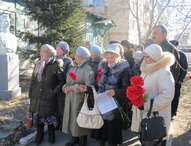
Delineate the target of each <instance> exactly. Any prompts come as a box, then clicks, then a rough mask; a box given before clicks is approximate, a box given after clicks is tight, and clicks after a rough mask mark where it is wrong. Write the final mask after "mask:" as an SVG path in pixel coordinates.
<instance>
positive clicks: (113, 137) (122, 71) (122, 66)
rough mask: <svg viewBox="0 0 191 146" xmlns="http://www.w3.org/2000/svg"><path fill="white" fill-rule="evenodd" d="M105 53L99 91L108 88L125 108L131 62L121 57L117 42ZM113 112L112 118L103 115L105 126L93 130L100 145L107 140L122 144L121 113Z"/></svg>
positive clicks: (100, 66) (93, 136)
mask: <svg viewBox="0 0 191 146" xmlns="http://www.w3.org/2000/svg"><path fill="white" fill-rule="evenodd" d="M103 55H104V58H105V59H104V60H103V61H101V62H100V64H99V67H98V68H101V69H102V70H103V72H102V73H101V79H100V80H99V82H98V92H99V93H103V92H106V91H107V90H108V92H107V95H111V96H113V97H114V98H115V99H116V100H117V101H118V103H119V105H120V106H121V107H122V108H123V107H124V106H125V103H126V101H127V98H126V95H125V92H126V88H127V86H129V85H130V69H129V63H128V62H127V61H126V60H125V59H121V56H120V48H119V47H118V46H117V45H116V44H110V45H108V46H107V50H106V51H105V52H104V54H103ZM106 114H107V113H106ZM111 114H112V116H110V117H113V118H112V119H107V118H105V116H104V115H103V119H104V125H103V127H102V128H101V129H99V130H93V131H92V138H95V139H97V140H99V141H100V146H105V142H106V141H108V144H110V145H113V146H116V145H117V144H122V126H121V122H122V119H121V114H120V112H119V110H118V109H115V110H113V111H111Z"/></svg>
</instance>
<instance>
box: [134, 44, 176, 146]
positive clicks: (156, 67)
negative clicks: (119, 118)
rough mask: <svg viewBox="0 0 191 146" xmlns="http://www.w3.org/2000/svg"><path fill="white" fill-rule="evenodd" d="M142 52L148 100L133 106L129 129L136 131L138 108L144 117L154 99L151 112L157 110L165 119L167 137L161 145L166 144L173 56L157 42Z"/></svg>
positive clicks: (172, 90)
mask: <svg viewBox="0 0 191 146" xmlns="http://www.w3.org/2000/svg"><path fill="white" fill-rule="evenodd" d="M143 52H144V61H143V63H142V64H141V71H142V73H141V77H143V79H144V85H143V88H144V89H145V90H146V91H145V94H148V95H149V97H148V101H147V102H145V103H144V106H142V107H141V108H137V107H135V106H133V118H132V125H131V130H132V131H135V132H138V129H139V125H140V121H141V116H140V110H142V112H143V117H142V118H145V117H146V115H147V113H148V111H149V107H150V100H151V99H154V103H153V108H152V112H155V111H158V112H159V115H160V116H162V117H163V118H164V120H165V125H166V134H167V137H165V138H164V139H163V141H162V142H161V145H162V146H163V145H166V139H167V138H168V135H169V129H170V122H171V101H172V99H173V97H174V79H173V76H172V74H171V72H170V66H171V65H172V64H173V63H174V61H175V60H174V56H173V54H171V53H168V52H163V51H162V49H161V47H160V46H159V45H157V44H152V45H150V46H148V47H147V48H146V49H145V50H143Z"/></svg>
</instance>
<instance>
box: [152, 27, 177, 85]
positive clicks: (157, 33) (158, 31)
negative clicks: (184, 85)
mask: <svg viewBox="0 0 191 146" xmlns="http://www.w3.org/2000/svg"><path fill="white" fill-rule="evenodd" d="M166 37H167V29H166V28H165V27H164V26H163V25H156V26H155V27H154V28H153V34H152V39H153V42H154V43H155V44H158V45H160V46H161V48H162V50H163V51H166V52H170V53H173V54H174V57H175V59H176V61H175V63H174V64H173V65H172V66H171V67H170V71H171V73H172V75H173V77H174V81H175V82H177V81H178V77H179V73H180V66H179V65H178V64H179V63H180V55H179V53H178V49H177V48H175V47H174V46H173V45H172V44H171V43H169V41H167V39H166Z"/></svg>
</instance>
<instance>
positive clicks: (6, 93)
mask: <svg viewBox="0 0 191 146" xmlns="http://www.w3.org/2000/svg"><path fill="white" fill-rule="evenodd" d="M9 28H10V18H9V14H7V13H0V100H1V99H9V98H12V97H14V96H19V95H21V88H20V87H19V59H18V55H16V54H15V52H16V51H17V39H16V37H15V36H14V35H13V34H12V33H10V31H9Z"/></svg>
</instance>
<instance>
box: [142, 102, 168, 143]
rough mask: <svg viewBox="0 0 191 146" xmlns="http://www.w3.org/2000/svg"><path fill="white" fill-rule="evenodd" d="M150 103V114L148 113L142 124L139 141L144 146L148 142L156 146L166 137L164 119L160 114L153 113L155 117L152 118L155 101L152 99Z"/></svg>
mask: <svg viewBox="0 0 191 146" xmlns="http://www.w3.org/2000/svg"><path fill="white" fill-rule="evenodd" d="M150 101H151V104H150V109H149V112H148V113H147V117H146V118H144V119H143V120H142V121H141V123H140V130H139V134H140V136H139V140H140V142H141V144H142V145H143V146H144V145H147V144H148V142H149V143H150V144H151V143H152V145H153V146H155V145H157V144H159V143H160V142H161V141H162V139H163V138H164V137H165V136H166V126H165V122H164V118H163V117H161V116H159V113H158V112H153V117H151V111H152V106H153V102H154V99H151V100H150Z"/></svg>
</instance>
